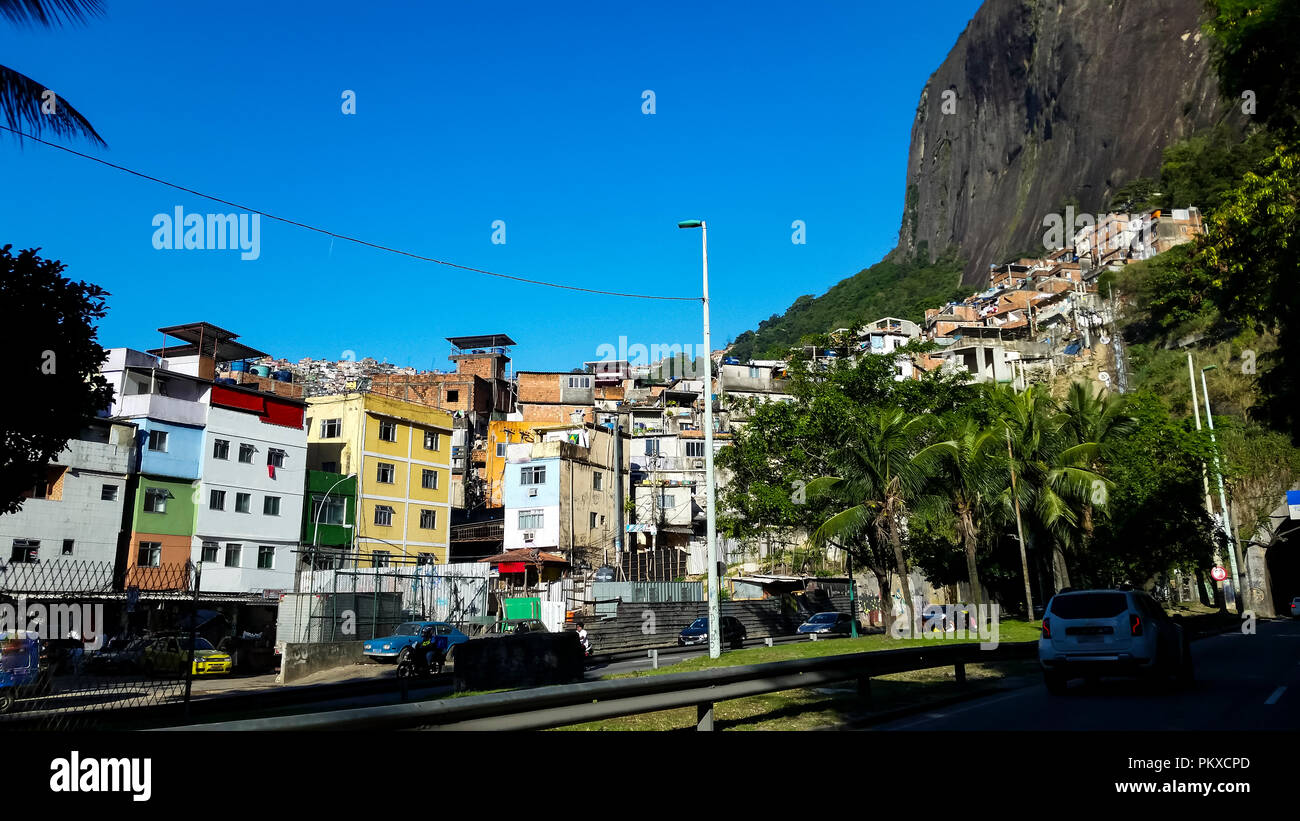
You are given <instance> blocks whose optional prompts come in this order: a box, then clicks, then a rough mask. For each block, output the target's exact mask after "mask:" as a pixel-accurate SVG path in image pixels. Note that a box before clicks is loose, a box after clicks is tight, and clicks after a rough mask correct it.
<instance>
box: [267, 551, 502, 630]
mask: <svg viewBox="0 0 1300 821" xmlns="http://www.w3.org/2000/svg"><path fill="white" fill-rule="evenodd" d="M390 562H392V560H390ZM489 572H490V568H489V566H488V565H487V564H486V563H480V562H469V563H463V564H449V565H447V564H444V565H432V564H399V563H390V564H388V565H386V566H382V567H348V568H339V569H327V570H310V569H309V570H302V571H300V572H299V575H298V592H297V593H292V594H286V595H285V596H284V597H283V598H282V599H281V601H280V611H279V622H278V624H277V627H276V637H277V640H278V641H280V642H282V643H319V642H338V641H357V640H362V639H369V638H379V637H382V636H390V635H393V633H394V632H395V630H396V628H397V627H398V625H400V624H402V623H404V622H410V621H441V622H447V623H449V624H452V625H454V626H456V627H458V628H460V629H461V630H463V631H465V632H466V633H469V634H471V635H473V633H474V631H476V629H477V628H478V626H479V625H482V624H485V623H487V622H488V621H489V616H488V592H489V578H490V577H489Z"/></svg>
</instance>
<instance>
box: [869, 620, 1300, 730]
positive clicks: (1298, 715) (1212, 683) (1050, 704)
mask: <svg viewBox="0 0 1300 821" xmlns="http://www.w3.org/2000/svg"><path fill="white" fill-rule="evenodd" d="M1192 658H1193V660H1194V662H1195V664H1196V683H1195V685H1194V686H1193V687H1192V688H1191V689H1189V690H1186V691H1180V690H1178V689H1175V688H1171V687H1170V686H1169V685H1167V684H1164V683H1162V682H1156V681H1136V680H1127V679H1109V678H1108V679H1102V680H1101V681H1100V682H1099V683H1098V684H1097V685H1096V686H1095V687H1089V686H1087V685H1086V684H1085V683H1084V682H1083V681H1081V680H1075V681H1072V682H1071V683H1070V688H1069V691H1068V692H1067V693H1066V694H1065V695H1060V696H1053V695H1049V694H1048V692H1047V688H1045V687H1044V686H1043V685H1042V683H1041V682H1036V683H1034V684H1033V685H1031V686H1028V687H1023V688H1020V689H1017V690H1013V691H1011V692H1009V693H1000V694H998V695H993V696H989V697H987V698H982V699H978V700H976V701H968V702H964V703H961V704H957V705H953V706H951V707H943V708H939V709H936V710H934V711H931V712H926V713H921V714H918V715H913V716H909V717H907V718H903V719H899V720H897V721H893V722H889V723H886V724H879V725H876V726H874V727H871V728H870V730H873V731H874V730H974V731H977V732H979V731H989V730H1120V731H1122V730H1138V731H1144V730H1296V729H1300V620H1298V621H1272V622H1259V623H1258V630H1257V632H1256V634H1255V635H1243V634H1241V633H1240V632H1232V633H1224V634H1222V635H1218V636H1211V637H1208V638H1204V639H1201V640H1199V641H1196V642H1194V643H1193V644H1192Z"/></svg>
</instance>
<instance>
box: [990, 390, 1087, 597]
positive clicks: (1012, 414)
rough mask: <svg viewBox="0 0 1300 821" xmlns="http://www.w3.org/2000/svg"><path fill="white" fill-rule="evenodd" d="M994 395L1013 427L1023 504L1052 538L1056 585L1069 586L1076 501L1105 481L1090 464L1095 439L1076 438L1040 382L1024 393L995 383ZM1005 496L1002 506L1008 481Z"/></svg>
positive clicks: (1007, 424) (1013, 462)
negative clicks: (1069, 551) (1067, 558)
mask: <svg viewBox="0 0 1300 821" xmlns="http://www.w3.org/2000/svg"><path fill="white" fill-rule="evenodd" d="M994 401H995V402H996V404H997V406H998V407H999V409H1000V411H1001V416H1002V420H1001V423H1002V426H1004V427H1005V429H1006V430H1007V431H1009V432H1010V437H1011V444H1012V446H1011V451H1012V456H1011V466H1012V468H1013V469H1014V470H1015V472H1016V474H1017V477H1018V480H1017V488H1016V490H1017V495H1018V497H1019V501H1020V505H1021V508H1022V509H1024V510H1028V511H1029V512H1030V516H1031V519H1032V524H1033V530H1034V531H1036V532H1038V533H1041V534H1043V535H1044V536H1045V537H1046V538H1047V539H1048V540H1049V541H1050V543H1051V548H1052V577H1053V581H1054V584H1055V587H1056V589H1057V590H1060V589H1062V588H1065V587H1069V586H1070V573H1069V568H1068V567H1067V565H1066V561H1065V551H1064V546H1065V545H1066V544H1074V543H1076V542H1077V538H1078V532H1079V516H1078V515H1077V514H1076V513H1075V507H1074V505H1075V504H1076V503H1079V502H1081V501H1082V500H1084V499H1086V498H1087V494H1088V493H1089V492H1090V491H1091V489H1092V488H1093V487H1094V484H1093V483H1094V482H1098V481H1101V482H1103V483H1104V482H1105V480H1104V479H1102V478H1101V477H1100V476H1099V475H1098V474H1097V473H1096V472H1094V471H1093V470H1091V469H1090V468H1089V467H1088V465H1091V464H1092V463H1093V462H1094V461H1095V459H1096V458H1097V453H1098V446H1097V443H1095V442H1082V443H1074V442H1072V441H1071V440H1070V437H1069V435H1068V434H1067V432H1066V430H1065V418H1064V417H1063V415H1062V414H1060V413H1058V412H1057V409H1056V408H1055V406H1054V405H1053V403H1052V400H1051V398H1050V397H1049V396H1047V395H1046V394H1044V393H1042V392H1041V391H1040V390H1039V389H1038V388H1037V387H1036V386H1030V387H1029V388H1026V389H1025V390H1024V391H1023V392H1021V393H1016V392H1015V391H1014V390H1011V389H1010V388H1005V387H1000V388H997V389H995V393H994ZM1001 499H1002V502H1003V505H1004V507H1006V508H1009V507H1010V506H1011V504H1012V499H1011V488H1010V487H1007V488H1006V489H1004V490H1003V492H1002V494H1001Z"/></svg>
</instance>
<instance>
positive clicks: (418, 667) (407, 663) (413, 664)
mask: <svg viewBox="0 0 1300 821" xmlns="http://www.w3.org/2000/svg"><path fill="white" fill-rule="evenodd" d="M419 652H420V650H419V648H415V647H412V648H410V652H404V653H402V654H401V656H399V657H398V659H397V677H398V678H432V677H433V676H436V675H438V674H440V673H441V672H442V668H443V667H444V666H445V665H446V663H447V658H446V656H445V655H444V654H443V653H441V652H440V651H438V650H437V649H436V648H435V649H434V650H433V658H432V659H430V660H429V661H428V663H426V664H421V663H420V662H419V660H418V659H417V657H416V654H417V653H419Z"/></svg>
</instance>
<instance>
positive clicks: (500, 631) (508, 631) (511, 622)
mask: <svg viewBox="0 0 1300 821" xmlns="http://www.w3.org/2000/svg"><path fill="white" fill-rule="evenodd" d="M549 632H551V631H550V630H548V629H547V628H546V625H545V624H543V623H542V621H541V619H502V620H501V621H498V622H496V623H494V624H489V625H488V626H487V627H486V628H485V629H484V630H483V637H484V638H488V637H491V636H519V635H523V634H524V633H549Z"/></svg>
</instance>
